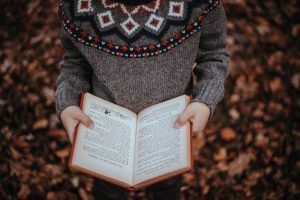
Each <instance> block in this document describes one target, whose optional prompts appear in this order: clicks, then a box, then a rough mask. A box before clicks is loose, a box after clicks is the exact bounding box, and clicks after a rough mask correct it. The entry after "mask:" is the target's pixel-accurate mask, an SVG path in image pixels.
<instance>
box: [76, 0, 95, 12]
mask: <svg viewBox="0 0 300 200" xmlns="http://www.w3.org/2000/svg"><path fill="white" fill-rule="evenodd" d="M93 10H94V9H93V7H92V0H78V2H77V12H79V13H85V12H92V11H93Z"/></svg>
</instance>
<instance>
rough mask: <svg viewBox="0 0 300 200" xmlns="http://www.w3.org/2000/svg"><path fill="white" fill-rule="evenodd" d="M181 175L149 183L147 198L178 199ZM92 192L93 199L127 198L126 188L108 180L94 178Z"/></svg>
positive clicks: (119, 199)
mask: <svg viewBox="0 0 300 200" xmlns="http://www.w3.org/2000/svg"><path fill="white" fill-rule="evenodd" d="M181 184H182V175H178V176H175V177H172V178H169V179H166V180H164V181H161V182H158V183H155V184H153V185H150V186H149V187H148V188H147V189H146V192H147V196H148V199H149V200H179V199H180V187H181ZM92 194H93V196H94V199H95V200H115V199H117V200H127V199H128V190H127V189H125V188H122V187H120V186H117V185H114V184H111V183H109V182H106V181H103V180H100V179H95V181H94V186H93V191H92Z"/></svg>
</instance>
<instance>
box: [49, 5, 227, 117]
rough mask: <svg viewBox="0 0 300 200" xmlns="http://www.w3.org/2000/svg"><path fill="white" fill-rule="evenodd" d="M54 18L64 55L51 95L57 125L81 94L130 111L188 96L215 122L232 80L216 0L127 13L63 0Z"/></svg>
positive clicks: (221, 15)
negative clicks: (57, 21)
mask: <svg viewBox="0 0 300 200" xmlns="http://www.w3.org/2000/svg"><path fill="white" fill-rule="evenodd" d="M59 17H60V20H61V26H62V28H61V31H60V38H61V43H62V47H63V48H64V49H65V50H66V51H65V54H64V55H63V58H62V60H61V62H60V67H61V70H60V74H59V76H58V78H57V81H56V85H57V88H56V91H55V98H56V113H57V117H58V119H59V122H60V123H61V118H60V113H61V112H62V110H63V109H65V108H66V107H68V106H71V105H75V106H79V103H80V95H81V93H83V92H90V93H92V94H94V95H96V96H98V97H100V98H102V99H105V100H107V101H110V102H113V103H115V104H118V105H120V106H123V107H125V108H128V109H129V110H132V111H133V112H135V113H138V112H140V111H141V110H143V109H144V108H147V107H149V106H152V105H154V104H157V103H160V102H162V101H165V100H168V99H171V98H175V97H177V96H180V95H182V94H187V95H192V101H191V102H202V103H205V104H206V105H208V107H209V108H210V116H209V120H211V119H212V116H213V114H214V111H215V108H216V106H217V104H218V103H219V102H220V101H221V100H222V99H223V98H224V94H225V88H224V82H225V80H226V78H227V77H228V75H229V69H228V62H229V52H228V50H227V49H226V45H227V42H226V34H227V28H226V16H225V11H224V8H223V5H222V2H221V1H220V0H201V1H197V0H176V1H175V0H163V1H161V0H158V1H157V0H153V1H151V2H150V3H148V4H145V5H135V6H129V7H128V6H127V5H125V4H123V3H122V1H112V0H110V1H109V0H62V1H61V4H60V9H59ZM194 63H196V66H195V67H194V68H193V65H194ZM192 74H194V75H195V76H196V77H197V82H196V84H193V81H192Z"/></svg>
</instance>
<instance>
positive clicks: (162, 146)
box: [134, 95, 190, 185]
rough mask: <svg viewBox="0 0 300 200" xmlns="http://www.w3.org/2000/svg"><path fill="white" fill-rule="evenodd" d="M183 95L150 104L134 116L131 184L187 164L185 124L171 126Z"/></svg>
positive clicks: (187, 140)
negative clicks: (134, 139) (135, 126)
mask: <svg viewBox="0 0 300 200" xmlns="http://www.w3.org/2000/svg"><path fill="white" fill-rule="evenodd" d="M187 103H188V99H187V98H186V96H185V95H183V96H180V97H176V98H174V99H171V100H168V101H165V102H163V103H160V104H156V105H154V106H151V107H149V108H147V109H145V110H143V111H142V112H141V113H139V116H138V125H137V136H136V146H135V152H136V155H135V166H134V167H135V168H134V184H135V185H136V184H139V183H141V182H143V181H146V180H149V179H151V178H155V177H158V176H160V175H163V174H166V173H169V172H173V171H176V170H178V169H182V168H184V167H187V166H189V159H190V151H189V147H190V143H189V139H188V138H189V135H187V133H189V128H190V126H189V124H188V123H186V124H185V125H184V126H182V127H181V128H180V129H176V128H174V127H173V125H174V123H175V121H176V119H177V117H178V116H179V115H180V114H181V113H182V111H183V110H184V109H185V107H186V105H187Z"/></svg>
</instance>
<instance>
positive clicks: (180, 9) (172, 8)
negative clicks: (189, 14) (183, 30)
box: [168, 1, 184, 17]
mask: <svg viewBox="0 0 300 200" xmlns="http://www.w3.org/2000/svg"><path fill="white" fill-rule="evenodd" d="M168 15H169V16H171V17H183V15H184V2H176V1H170V2H169V12H168Z"/></svg>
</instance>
